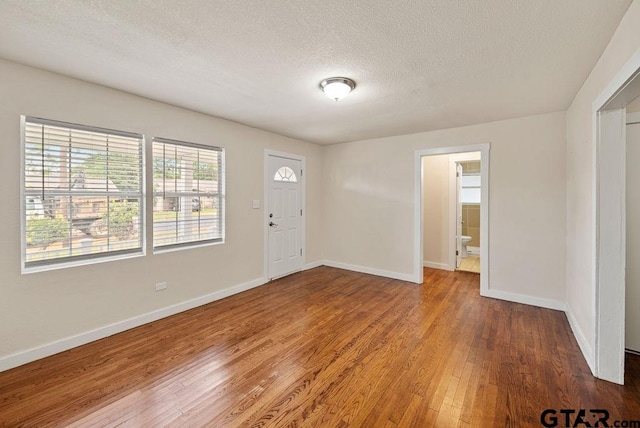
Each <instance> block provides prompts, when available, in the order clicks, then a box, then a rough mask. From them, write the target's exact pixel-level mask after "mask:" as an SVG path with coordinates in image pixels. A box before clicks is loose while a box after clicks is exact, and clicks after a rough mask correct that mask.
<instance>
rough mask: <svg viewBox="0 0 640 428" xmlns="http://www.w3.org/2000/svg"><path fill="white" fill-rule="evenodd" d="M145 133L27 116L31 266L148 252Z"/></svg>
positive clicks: (25, 221) (26, 221) (26, 213)
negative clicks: (145, 246)
mask: <svg viewBox="0 0 640 428" xmlns="http://www.w3.org/2000/svg"><path fill="white" fill-rule="evenodd" d="M142 141H143V138H142V136H141V135H138V134H132V133H127V132H120V131H113V130H107V129H102V128H93V127H89V126H82V125H75V124H70V123H64V122H57V121H52V120H45V119H38V118H33V117H24V118H23V150H24V152H23V162H24V163H23V171H24V174H23V179H24V181H23V189H22V199H23V200H22V204H23V209H22V213H23V215H22V231H23V233H22V243H23V268H24V269H26V270H29V269H30V268H38V267H40V268H42V267H47V266H53V265H60V264H64V263H69V262H76V261H82V260H89V259H97V258H104V257H112V256H117V255H125V254H135V253H138V254H142V253H143V236H144V233H143V222H142V213H143V187H142V184H143V180H142V176H143V167H142V146H143V144H142Z"/></svg>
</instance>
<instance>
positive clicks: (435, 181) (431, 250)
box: [422, 155, 455, 269]
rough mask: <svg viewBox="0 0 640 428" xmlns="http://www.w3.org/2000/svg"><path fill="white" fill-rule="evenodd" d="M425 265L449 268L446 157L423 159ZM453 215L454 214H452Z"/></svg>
mask: <svg viewBox="0 0 640 428" xmlns="http://www.w3.org/2000/svg"><path fill="white" fill-rule="evenodd" d="M422 198H423V201H424V211H423V216H422V217H423V220H422V221H423V223H422V224H423V227H424V231H423V232H424V233H423V239H424V250H423V251H424V255H423V259H424V265H425V266H428V267H433V268H436V269H448V268H449V251H450V250H451V248H450V243H449V155H439V156H425V157H424V158H422ZM454 215H455V214H454Z"/></svg>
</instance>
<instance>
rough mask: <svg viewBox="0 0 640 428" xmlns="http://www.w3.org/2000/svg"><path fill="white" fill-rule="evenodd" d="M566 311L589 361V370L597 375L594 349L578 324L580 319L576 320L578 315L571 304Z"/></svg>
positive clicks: (581, 349)
mask: <svg viewBox="0 0 640 428" xmlns="http://www.w3.org/2000/svg"><path fill="white" fill-rule="evenodd" d="M564 312H565V314H566V315H567V320H569V326H570V327H571V331H572V332H573V336H574V337H575V338H576V341H577V342H578V346H579V347H580V351H582V356H583V357H584V359H585V360H586V361H587V365H588V366H589V370H591V374H592V375H594V376H595V375H596V370H595V368H596V365H595V359H594V357H593V350H592V349H591V346H590V345H589V341H588V340H587V338H586V336H585V335H584V333H583V331H582V330H581V329H580V327H579V326H578V321H577V320H576V317H575V316H574V315H573V311H572V310H571V306H569V305H567V309H566V310H565V311H564Z"/></svg>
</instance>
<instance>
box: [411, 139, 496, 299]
mask: <svg viewBox="0 0 640 428" xmlns="http://www.w3.org/2000/svg"><path fill="white" fill-rule="evenodd" d="M489 148H490V145H489V144H478V145H472V146H458V147H445V148H439V149H426V150H419V151H417V152H416V217H415V219H416V223H415V230H416V235H415V236H416V242H415V248H416V255H417V256H418V257H417V258H416V270H418V269H419V271H420V276H419V279H420V282H421V280H422V268H423V267H429V268H435V269H445V270H450V271H454V270H459V268H460V267H461V265H462V268H463V269H464V268H465V259H468V260H466V261H467V262H473V261H476V262H477V266H476V267H475V269H474V270H475V271H476V273H479V274H480V294H481V295H488V294H489V272H488V266H489V260H488V256H489V254H488V241H489V239H488V238H489V236H488V227H489V210H488V208H489V207H488V200H489V199H488V198H489V195H488V194H489V189H488V184H489ZM467 162H468V163H469V164H468V165H466V166H467V167H468V168H469V170H468V174H467V175H468V177H467V178H465V175H464V168H465V164H466V163H467ZM471 168H475V169H473V170H472V169H471ZM472 171H473V172H472ZM458 172H459V174H458ZM463 183H464V185H463ZM463 194H464V195H465V198H467V199H463V198H462V195H463ZM470 195H473V196H474V197H475V198H476V199H474V201H473V203H474V205H473V208H471V210H470V209H469V208H470V206H471V203H470V202H469V200H468V197H470ZM465 200H466V201H468V202H469V203H466V204H465V203H463V201H465ZM465 208H466V209H465ZM471 216H473V217H471ZM465 223H466V224H465ZM463 231H466V232H467V233H468V234H467V235H465V234H464V232H463ZM474 236H475V237H476V240H475V242H473V237H474ZM463 237H464V238H463ZM473 244H476V245H473ZM469 247H471V248H469ZM469 250H471V251H469ZM465 251H466V253H465ZM469 270H470V269H469Z"/></svg>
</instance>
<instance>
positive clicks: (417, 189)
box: [412, 143, 491, 296]
mask: <svg viewBox="0 0 640 428" xmlns="http://www.w3.org/2000/svg"><path fill="white" fill-rule="evenodd" d="M490 149H491V143H481V144H470V145H462V146H448V147H437V148H433V149H422V150H416V151H415V152H414V185H413V189H414V194H413V209H414V210H413V275H412V277H413V279H412V281H413V282H415V283H417V284H422V282H423V279H424V278H423V272H422V267H423V257H424V248H423V243H424V239H423V234H424V231H423V228H422V221H423V220H422V219H423V211H424V207H423V197H422V157H423V156H433V155H455V154H460V153H468V152H480V161H481V162H480V177H481V188H482V194H481V199H480V235H481V236H482V237H483V238H482V239H481V240H480V295H481V296H486V295H487V294H488V292H489V289H490V287H489V238H490V235H489V191H490V188H489V150H490Z"/></svg>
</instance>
